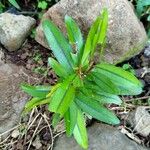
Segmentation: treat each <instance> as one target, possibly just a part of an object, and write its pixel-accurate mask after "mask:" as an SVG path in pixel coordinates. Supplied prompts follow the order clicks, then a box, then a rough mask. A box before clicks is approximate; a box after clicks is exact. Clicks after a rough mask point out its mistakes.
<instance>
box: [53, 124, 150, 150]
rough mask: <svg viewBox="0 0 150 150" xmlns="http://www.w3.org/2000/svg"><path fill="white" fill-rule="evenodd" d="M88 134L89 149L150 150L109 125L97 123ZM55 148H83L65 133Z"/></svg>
mask: <svg viewBox="0 0 150 150" xmlns="http://www.w3.org/2000/svg"><path fill="white" fill-rule="evenodd" d="M88 135H89V148H88V150H148V148H145V147H142V146H140V145H138V144H137V143H135V142H134V141H132V140H130V139H128V138H127V137H126V136H125V135H124V134H122V133H121V132H119V131H118V130H117V129H115V128H114V127H111V126H108V125H104V124H95V125H93V126H92V127H90V128H89V129H88ZM54 150H81V148H80V147H79V146H78V145H77V143H76V142H75V141H74V140H73V139H71V138H66V136H65V135H63V136H62V137H60V138H58V140H57V142H56V143H55V146H54Z"/></svg>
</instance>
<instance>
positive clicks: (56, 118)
mask: <svg viewBox="0 0 150 150" xmlns="http://www.w3.org/2000/svg"><path fill="white" fill-rule="evenodd" d="M60 120H61V117H60V114H57V113H55V114H53V118H52V126H53V127H54V128H55V127H56V126H57V124H58V123H59V121H60Z"/></svg>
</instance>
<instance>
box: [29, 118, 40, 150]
mask: <svg viewBox="0 0 150 150" xmlns="http://www.w3.org/2000/svg"><path fill="white" fill-rule="evenodd" d="M41 121H42V117H41V118H40V120H39V123H38V125H37V127H36V129H35V131H34V133H33V135H32V137H31V140H30V143H29V145H28V148H27V150H29V149H30V146H31V144H32V141H33V139H34V137H35V135H36V132H37V130H38V128H39V126H40V124H41Z"/></svg>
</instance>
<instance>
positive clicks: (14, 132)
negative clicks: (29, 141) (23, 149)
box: [11, 129, 20, 138]
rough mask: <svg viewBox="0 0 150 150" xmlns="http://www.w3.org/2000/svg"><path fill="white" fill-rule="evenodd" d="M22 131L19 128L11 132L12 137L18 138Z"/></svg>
mask: <svg viewBox="0 0 150 150" xmlns="http://www.w3.org/2000/svg"><path fill="white" fill-rule="evenodd" d="M19 134H20V132H19V130H18V129H16V130H14V131H13V132H12V133H11V137H12V138H17V137H18V136H19Z"/></svg>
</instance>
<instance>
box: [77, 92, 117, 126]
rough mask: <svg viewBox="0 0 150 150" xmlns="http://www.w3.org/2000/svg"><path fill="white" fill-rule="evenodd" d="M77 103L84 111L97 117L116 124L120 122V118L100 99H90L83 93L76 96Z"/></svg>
mask: <svg viewBox="0 0 150 150" xmlns="http://www.w3.org/2000/svg"><path fill="white" fill-rule="evenodd" d="M76 103H77V105H78V106H79V107H80V108H81V109H82V110H83V111H84V112H86V113H87V114H89V115H91V116H92V117H93V118H95V119H98V120H100V121H103V122H105V123H108V124H114V125H115V124H119V123H120V121H119V119H118V118H117V117H116V116H115V115H114V114H113V113H112V112H111V111H109V110H108V109H106V108H105V107H104V106H102V105H100V103H99V102H98V101H96V100H94V99H90V98H89V97H86V96H85V95H84V94H82V93H80V94H79V95H78V97H77V98H76Z"/></svg>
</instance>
